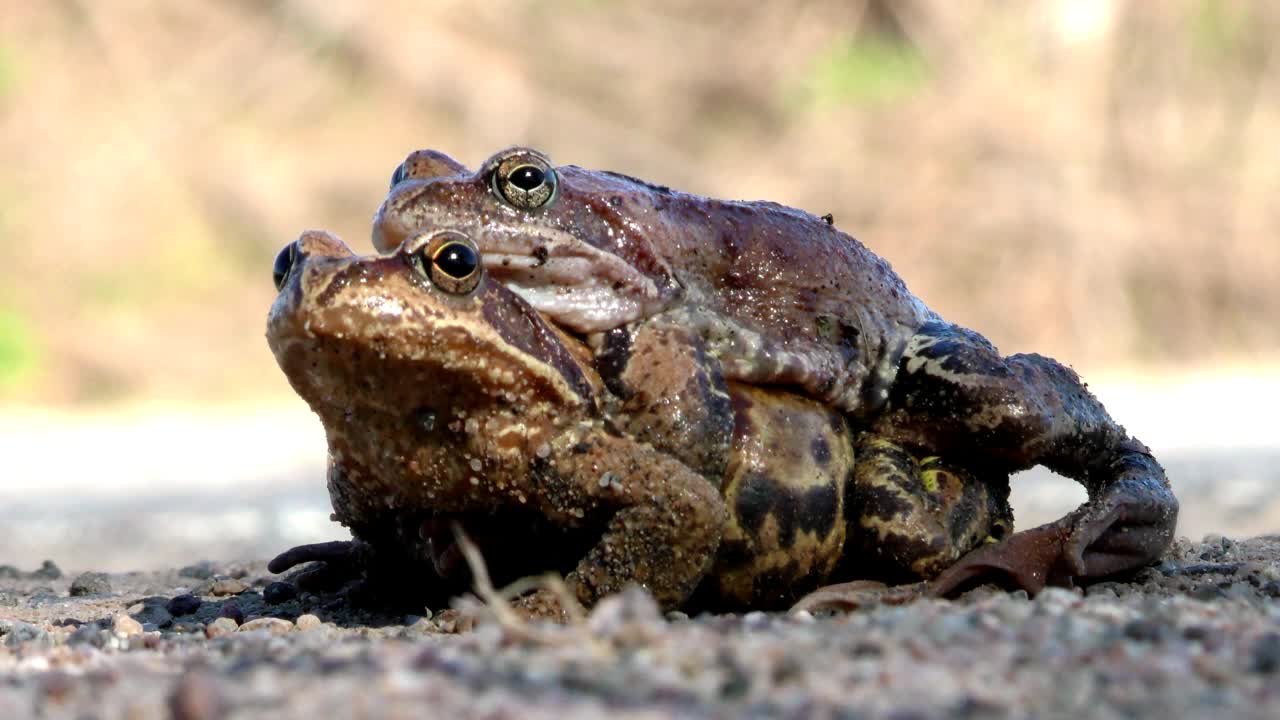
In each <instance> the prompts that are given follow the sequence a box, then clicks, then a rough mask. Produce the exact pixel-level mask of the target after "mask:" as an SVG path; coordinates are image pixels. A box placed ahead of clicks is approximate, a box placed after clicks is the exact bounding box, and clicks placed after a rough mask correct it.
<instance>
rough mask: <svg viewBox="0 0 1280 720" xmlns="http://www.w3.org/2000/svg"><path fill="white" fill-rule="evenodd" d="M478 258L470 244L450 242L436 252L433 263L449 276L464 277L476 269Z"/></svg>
mask: <svg viewBox="0 0 1280 720" xmlns="http://www.w3.org/2000/svg"><path fill="white" fill-rule="evenodd" d="M478 264H479V259H478V258H477V257H476V251H475V250H472V249H471V246H470V245H465V244H463V243H450V244H448V245H446V246H444V247H443V248H440V252H437V253H436V257H435V265H436V267H437V268H439V269H440V271H441V272H443V273H445V274H446V275H448V276H449V277H454V278H464V277H466V276H468V275H470V274H471V273H473V272H475V271H476V265H478Z"/></svg>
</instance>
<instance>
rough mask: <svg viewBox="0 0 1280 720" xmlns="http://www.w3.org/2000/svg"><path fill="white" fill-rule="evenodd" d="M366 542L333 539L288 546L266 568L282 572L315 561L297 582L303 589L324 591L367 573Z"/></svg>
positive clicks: (357, 578)
mask: <svg viewBox="0 0 1280 720" xmlns="http://www.w3.org/2000/svg"><path fill="white" fill-rule="evenodd" d="M364 554H365V546H364V543H362V542H359V541H358V540H334V541H332V542H323V543H311V544H309V545H298V546H297V547H293V548H289V549H288V550H285V551H284V552H282V553H280V554H279V555H276V556H275V557H274V558H272V559H271V562H269V563H267V570H269V571H271V572H273V573H276V574H279V573H282V572H285V571H287V570H290V569H292V568H295V567H297V566H299V565H302V564H304V563H315V564H314V565H313V566H312V567H309V568H307V569H305V570H303V571H302V572H300V573H299V574H298V575H297V577H295V578H294V583H295V584H296V585H297V586H298V588H299V589H301V590H306V591H308V592H325V591H331V590H337V589H338V588H340V587H342V586H344V585H346V584H348V583H350V582H354V581H356V580H359V579H360V578H361V577H362V576H363V573H364Z"/></svg>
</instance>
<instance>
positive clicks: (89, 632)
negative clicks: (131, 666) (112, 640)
mask: <svg viewBox="0 0 1280 720" xmlns="http://www.w3.org/2000/svg"><path fill="white" fill-rule="evenodd" d="M67 644H68V645H92V646H93V647H96V648H101V647H103V646H104V645H106V644H107V633H106V632H104V631H103V630H102V628H100V627H98V626H97V625H95V624H94V623H87V624H84V625H81V626H80V627H78V628H76V629H75V632H73V633H71V635H69V636H68V637H67Z"/></svg>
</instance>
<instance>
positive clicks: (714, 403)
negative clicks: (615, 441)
mask: <svg viewBox="0 0 1280 720" xmlns="http://www.w3.org/2000/svg"><path fill="white" fill-rule="evenodd" d="M592 345H593V349H594V351H595V356H596V368H597V370H598V371H599V372H600V376H601V378H602V379H603V380H604V382H605V384H606V385H607V386H608V388H609V390H610V391H612V393H613V395H614V397H615V402H616V406H615V407H613V408H610V412H609V415H610V417H612V418H613V420H614V423H615V425H616V426H617V427H618V428H619V429H620V430H622V431H623V432H624V433H626V434H627V435H629V436H630V437H633V438H635V439H637V440H640V441H641V442H647V443H649V444H651V445H653V446H654V447H656V448H658V449H659V450H662V451H663V452H665V453H667V454H669V455H671V456H673V457H675V458H677V459H679V460H680V461H681V462H683V463H684V464H685V465H687V466H688V467H690V468H692V469H693V470H694V471H696V472H698V473H701V474H703V475H705V476H707V477H720V476H722V475H723V474H724V471H725V467H726V464H727V463H728V459H729V452H730V444H731V442H732V438H733V427H734V425H733V423H734V420H733V418H734V414H733V413H734V411H733V405H732V403H731V401H730V399H729V391H728V388H727V386H726V384H725V379H724V375H723V373H722V372H721V369H720V365H719V363H718V362H717V361H716V360H715V359H714V358H711V357H710V356H709V355H708V353H707V352H706V350H705V348H704V346H703V342H702V340H701V339H700V338H698V337H697V336H696V335H695V334H694V333H691V332H690V331H689V330H688V329H686V328H684V327H681V326H679V325H674V324H669V323H666V322H658V321H651V322H646V323H641V324H638V325H633V326H629V327H622V328H617V329H614V330H610V331H608V332H606V333H601V334H599V335H596V336H594V337H592Z"/></svg>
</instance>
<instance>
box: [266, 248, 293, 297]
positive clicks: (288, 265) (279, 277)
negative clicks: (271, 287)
mask: <svg viewBox="0 0 1280 720" xmlns="http://www.w3.org/2000/svg"><path fill="white" fill-rule="evenodd" d="M297 257H298V243H296V242H291V243H289V244H288V245H285V246H284V247H283V248H281V249H280V252H278V253H276V261H275V264H274V265H272V267H271V279H272V280H274V281H275V283H276V290H282V289H284V281H285V280H287V279H288V278H289V272H290V271H291V270H292V269H293V263H294V261H295V260H297Z"/></svg>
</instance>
